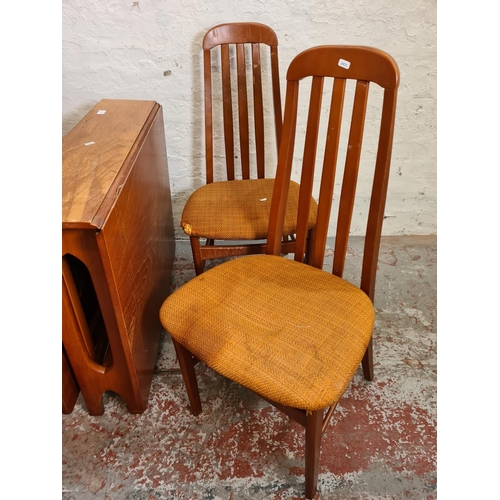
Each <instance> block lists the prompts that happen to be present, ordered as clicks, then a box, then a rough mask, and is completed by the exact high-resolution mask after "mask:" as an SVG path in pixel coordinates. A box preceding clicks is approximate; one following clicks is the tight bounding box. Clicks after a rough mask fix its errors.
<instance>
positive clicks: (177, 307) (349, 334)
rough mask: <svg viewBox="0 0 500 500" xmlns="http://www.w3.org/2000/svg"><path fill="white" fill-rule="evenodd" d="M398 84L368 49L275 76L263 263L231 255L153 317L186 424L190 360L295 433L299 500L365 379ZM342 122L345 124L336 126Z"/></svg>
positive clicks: (331, 50)
mask: <svg viewBox="0 0 500 500" xmlns="http://www.w3.org/2000/svg"><path fill="white" fill-rule="evenodd" d="M332 78H333V82H334V83H333V86H332V93H331V100H330V99H328V100H327V99H324V101H329V103H328V102H326V103H325V105H326V106H328V104H329V116H328V123H327V130H326V133H325V134H324V135H325V136H326V140H325V149H324V157H323V161H321V158H318V161H316V156H317V143H318V137H319V136H320V135H321V134H320V133H319V131H320V127H319V123H320V114H321V107H322V97H323V93H324V92H326V90H327V89H326V87H327V86H326V85H324V82H325V80H328V81H331V79H332ZM306 79H307V80H312V83H311V91H310V98H309V110H308V116H307V128H306V131H305V141H304V151H303V155H302V162H301V170H302V172H301V182H300V195H299V206H298V226H297V236H296V248H295V255H294V260H292V259H291V258H287V257H283V256H280V249H281V236H282V228H283V221H284V214H285V205H286V201H287V195H288V186H289V180H290V178H291V172H292V161H293V160H294V155H293V151H294V143H295V137H296V135H297V137H302V136H303V133H302V132H300V131H299V132H298V133H297V130H298V127H297V111H298V102H299V82H300V85H301V89H302V88H303V86H302V83H303V82H302V80H306ZM348 80H354V82H353V83H352V85H353V87H354V89H353V90H354V99H353V103H352V113H344V112H343V106H344V104H343V103H344V96H345V95H347V92H346V84H347V83H348ZM370 84H372V86H371V90H373V89H377V88H378V89H379V95H380V97H381V96H382V95H383V100H382V99H380V101H377V100H376V99H375V100H374V101H372V100H370V103H372V102H373V103H374V106H375V108H377V116H378V117H376V119H374V120H372V119H370V122H369V123H368V120H365V116H366V114H367V112H368V111H367V104H368V95H369V90H370ZM373 84H376V85H373ZM350 85H351V84H350ZM398 85H399V70H398V67H397V64H396V62H395V61H394V60H393V59H392V57H391V56H389V55H388V54H386V53H385V52H383V51H381V50H378V49H374V48H369V47H357V46H319V47H315V48H311V49H309V50H306V51H304V52H302V53H300V54H299V55H298V56H296V57H295V58H294V60H293V61H292V63H291V64H290V67H289V69H288V73H287V92H286V101H285V116H284V127H283V137H282V142H281V146H280V150H279V157H278V167H277V173H276V180H275V185H274V191H273V197H272V205H271V215H270V222H269V238H268V242H267V254H266V255H252V256H246V257H242V258H239V259H235V260H232V261H229V262H225V263H223V264H221V265H219V266H217V267H215V268H213V269H210V270H208V271H207V272H205V273H203V275H201V276H197V277H196V278H194V279H192V280H191V281H189V282H188V283H186V284H185V285H184V286H182V287H180V288H179V289H178V290H176V291H175V292H174V293H173V294H172V295H170V297H169V298H168V299H167V300H166V301H165V302H164V303H163V305H162V307H161V310H160V319H161V322H162V324H163V326H164V327H165V329H166V331H167V332H168V333H170V335H171V336H172V338H173V342H174V345H175V348H176V351H177V354H178V358H179V362H180V366H181V370H182V374H183V377H184V381H185V383H186V387H187V392H188V396H189V401H190V405H191V409H192V412H193V413H194V414H195V415H198V414H199V413H200V412H201V400H200V396H199V392H198V386H197V382H196V374H195V370H194V366H195V363H196V362H197V361H198V360H199V361H202V362H204V363H206V364H207V365H208V366H209V367H211V368H212V369H213V370H215V371H216V372H218V373H220V374H221V375H223V376H225V377H227V378H229V379H231V380H233V381H235V382H237V383H239V384H241V385H243V386H245V387H247V388H248V389H251V390H252V391H254V392H255V393H257V394H258V395H260V396H262V397H263V398H264V399H265V400H267V401H269V402H270V403H272V404H273V405H274V406H276V407H277V408H278V409H280V410H282V411H283V412H285V413H286V414H287V415H288V416H290V417H291V418H293V419H295V420H296V421H297V422H299V423H300V424H301V425H303V426H304V427H305V463H306V465H305V476H306V477H305V490H306V497H307V498H313V496H314V495H315V492H316V489H317V481H318V467H319V456H320V443H321V437H322V434H323V432H324V430H325V428H326V426H327V424H328V422H329V420H330V417H331V415H332V413H333V410H334V409H335V407H336V405H337V403H338V401H339V399H340V398H341V397H342V394H343V393H344V391H345V390H346V388H347V387H348V385H349V383H350V381H351V379H352V377H353V376H354V374H355V372H356V371H357V369H358V367H359V364H360V362H362V366H363V372H364V377H365V378H366V379H368V380H372V379H373V357H372V341H371V338H372V328H373V324H374V319H375V312H374V307H373V299H374V290H375V275H376V271H377V260H378V252H379V246H380V238H381V231H382V221H383V218H384V206H385V200H386V193H387V185H388V180H389V166H390V159H391V150H392V142H393V132H394V120H395V111H396V97H397V89H398ZM379 87H381V89H380V88H379ZM349 88H351V87H349ZM377 102H379V104H378V105H377ZM370 107H371V105H370ZM346 109H347V105H346ZM370 112H371V110H370ZM378 113H380V114H378ZM343 115H347V116H346V117H345V118H343ZM349 115H350V117H349ZM370 117H372V114H370ZM343 119H347V121H348V122H350V129H349V133H348V139H347V145H346V146H347V147H346V148H345V151H346V154H345V166H344V173H343V179H342V187H341V192H340V201H339V207H338V219H337V221H338V222H337V227H336V235H335V248H334V252H335V253H334V258H333V274H331V273H329V272H327V271H324V270H322V266H323V258H324V253H325V245H326V240H327V234H328V225H329V222H328V221H329V218H330V212H331V207H332V197H333V190H334V185H335V171H336V164H337V157H338V152H339V143H340V138H341V124H342V123H343ZM365 121H366V122H367V124H366V127H365ZM374 121H376V124H375V129H376V132H375V137H376V140H375V148H376V154H375V153H374V152H373V151H371V152H369V154H368V156H369V159H370V163H372V158H373V165H374V166H373V168H370V169H369V170H370V175H372V173H373V183H372V191H371V197H369V208H368V215H367V225H366V234H365V243H364V254H363V262H362V269H361V280H360V286H359V287H358V286H355V285H354V284H351V283H350V282H348V281H346V280H344V279H343V278H342V274H343V269H344V264H345V257H346V249H347V243H348V236H349V228H350V223H351V216H352V213H353V206H354V198H355V191H356V184H357V177H358V167H359V165H360V155H361V149H362V139H363V135H364V128H367V129H368V125H369V126H370V128H371V127H372V126H373V125H374ZM365 135H366V134H365ZM342 137H343V135H342ZM377 141H378V146H377ZM365 142H366V141H365ZM318 149H319V148H318ZM370 149H371V148H370ZM318 156H319V154H318ZM365 161H368V160H366V159H365V154H363V168H364V166H365ZM321 163H322V169H321V170H322V173H321V184H320V187H319V201H318V218H317V224H316V227H315V230H314V231H313V236H314V238H313V240H312V241H313V242H312V251H311V252H310V253H308V254H307V263H305V262H304V259H306V252H305V250H306V244H305V242H306V233H307V221H308V212H309V203H310V199H311V193H312V187H313V176H314V170H315V167H316V166H317V164H321ZM325 413H326V415H325Z"/></svg>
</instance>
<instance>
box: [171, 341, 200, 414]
mask: <svg viewBox="0 0 500 500" xmlns="http://www.w3.org/2000/svg"><path fill="white" fill-rule="evenodd" d="M172 342H173V344H174V347H175V352H176V353H177V359H178V360H179V365H180V367H181V373H182V377H183V378H184V383H185V385H186V390H187V393H188V398H189V403H190V405H191V412H192V413H193V415H194V416H195V417H196V416H197V415H199V414H200V413H201V400H200V391H199V390H198V382H197V380H196V373H195V371H194V364H195V362H194V358H193V355H192V354H191V353H190V352H189V351H188V350H187V349H186V348H185V347H184V346H182V345H181V344H179V342H177V341H176V340H174V339H173V338H172Z"/></svg>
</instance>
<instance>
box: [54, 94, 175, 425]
mask: <svg viewBox="0 0 500 500" xmlns="http://www.w3.org/2000/svg"><path fill="white" fill-rule="evenodd" d="M62 150H63V152H62V181H63V183H62V195H63V199H62V314H63V318H62V319H63V321H62V327H63V331H62V340H63V384H62V386H63V398H62V399H63V413H70V412H71V411H72V410H73V407H74V404H75V402H76V398H77V396H78V394H79V391H81V393H82V396H83V398H84V400H85V404H86V406H87V409H88V411H89V413H90V414H91V415H100V414H102V413H103V412H104V406H103V402H102V395H103V393H104V392H106V391H113V392H115V393H117V394H119V395H120V396H121V397H122V398H123V400H124V402H125V404H126V405H127V408H128V410H129V411H130V412H131V413H142V412H143V411H144V410H145V409H146V408H147V404H148V397H149V391H150V386H151V380H152V375H153V369H154V365H155V361H156V357H157V354H158V345H159V339H160V333H161V330H162V327H161V324H160V321H159V318H158V310H159V308H160V306H161V303H162V302H163V300H164V299H165V293H166V292H167V293H168V290H169V285H170V273H171V269H172V262H173V258H174V254H175V240H174V228H173V218H172V204H171V194H170V183H169V174H168V165H167V153H166V146H165V130H164V124H163V112H162V107H161V106H160V105H159V104H158V103H156V102H154V101H135V100H114V99H105V100H102V101H100V102H99V103H98V104H97V105H96V106H95V107H94V108H93V109H91V110H90V111H89V112H88V114H87V115H86V116H85V117H84V118H83V119H82V120H81V121H80V122H79V123H78V124H77V125H76V126H75V127H74V128H73V129H72V130H71V131H70V132H69V133H68V134H67V135H66V136H65V137H64V138H63V141H62Z"/></svg>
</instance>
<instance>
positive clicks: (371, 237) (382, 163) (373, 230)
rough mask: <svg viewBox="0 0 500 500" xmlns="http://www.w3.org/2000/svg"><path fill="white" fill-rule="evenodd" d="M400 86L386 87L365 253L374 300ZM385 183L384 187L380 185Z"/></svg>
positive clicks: (365, 283) (364, 282)
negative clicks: (398, 88) (394, 87)
mask: <svg viewBox="0 0 500 500" xmlns="http://www.w3.org/2000/svg"><path fill="white" fill-rule="evenodd" d="M396 98H397V88H396V89H385V90H384V101H383V104H382V119H381V123H380V135H379V142H378V152H377V160H376V163H375V174H374V177H373V187H372V194H371V203H370V211H369V213H368V222H367V230H366V238H365V247H364V252H363V268H362V269H363V271H362V274H361V286H360V288H361V290H363V291H364V292H365V293H366V294H367V295H368V297H370V299H372V301H373V297H374V294H375V276H376V273H377V261H378V253H379V246H380V237H381V234H382V223H383V220H384V209H385V200H386V196H387V186H388V183H389V167H390V163H391V152H392V142H393V138H394V121H395V114H396ZM380 186H382V187H380Z"/></svg>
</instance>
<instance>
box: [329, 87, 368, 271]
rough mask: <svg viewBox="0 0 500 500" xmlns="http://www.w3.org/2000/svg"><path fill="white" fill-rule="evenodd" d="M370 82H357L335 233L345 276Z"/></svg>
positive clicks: (336, 266)
mask: <svg viewBox="0 0 500 500" xmlns="http://www.w3.org/2000/svg"><path fill="white" fill-rule="evenodd" d="M368 89H369V82H365V81H359V80H358V81H357V83H356V93H355V96H354V106H353V110H352V120H351V130H350V132H349V142H348V147H347V156H346V162H345V169H344V178H343V181H342V191H341V195H340V204H339V212H338V220H337V232H336V236H335V251H334V258H333V274H335V275H336V276H340V277H341V276H342V274H343V272H344V264H345V256H346V251H347V243H348V240H349V229H350V227H351V219H352V212H353V209H354V197H355V194H356V184H357V180H358V170H359V160H360V157H361V144H362V142H363V130H364V125H365V114H366V104H367V102H368Z"/></svg>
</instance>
